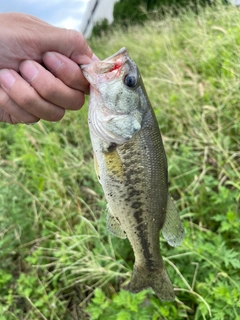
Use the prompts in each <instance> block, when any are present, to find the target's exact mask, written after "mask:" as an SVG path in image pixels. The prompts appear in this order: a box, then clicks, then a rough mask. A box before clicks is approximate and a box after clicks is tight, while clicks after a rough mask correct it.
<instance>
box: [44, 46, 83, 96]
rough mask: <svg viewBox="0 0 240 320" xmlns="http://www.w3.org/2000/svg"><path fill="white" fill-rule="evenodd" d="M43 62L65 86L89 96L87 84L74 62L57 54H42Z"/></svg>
mask: <svg viewBox="0 0 240 320" xmlns="http://www.w3.org/2000/svg"><path fill="white" fill-rule="evenodd" d="M43 62H44V64H45V66H46V67H47V68H48V69H49V70H50V71H51V72H52V73H53V74H54V75H55V76H56V77H57V78H59V79H60V80H61V81H62V82H64V83H65V84H66V85H67V86H69V87H71V88H73V89H77V90H80V91H82V92H84V93H86V94H89V83H88V82H87V80H86V79H85V77H84V76H83V74H82V71H81V68H80V67H79V66H78V65H77V64H76V63H75V62H74V61H72V60H71V59H69V58H67V57H66V56H64V55H62V54H60V53H57V52H46V53H44V54H43Z"/></svg>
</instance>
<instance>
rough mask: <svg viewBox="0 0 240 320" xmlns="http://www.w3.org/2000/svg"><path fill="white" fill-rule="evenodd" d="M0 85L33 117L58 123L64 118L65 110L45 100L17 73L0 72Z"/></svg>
mask: <svg viewBox="0 0 240 320" xmlns="http://www.w3.org/2000/svg"><path fill="white" fill-rule="evenodd" d="M0 85H1V87H2V89H3V90H4V91H5V92H6V93H7V94H8V96H9V97H10V98H11V99H12V100H13V101H14V102H15V104H17V105H18V106H19V107H21V108H22V109H24V110H25V111H27V112H28V113H30V114H32V115H33V116H35V117H37V118H40V119H44V120H48V121H58V120H60V119H62V117H63V116H64V112H65V111H64V109H63V108H61V107H58V106H56V105H54V104H52V103H50V102H48V101H46V100H44V99H43V98H42V97H41V96H40V95H39V94H38V93H37V91H36V90H35V89H34V88H33V87H32V86H31V85H30V84H29V83H28V82H27V81H26V80H25V79H23V78H22V77H21V76H20V75H19V74H18V73H17V72H16V71H14V70H9V69H2V70H0Z"/></svg>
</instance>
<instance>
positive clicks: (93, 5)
mask: <svg viewBox="0 0 240 320" xmlns="http://www.w3.org/2000/svg"><path fill="white" fill-rule="evenodd" d="M117 1H118V0H90V1H89V3H88V6H87V9H86V12H85V14H84V19H83V21H82V23H81V27H80V31H81V32H82V33H83V34H84V36H85V37H86V38H88V37H89V36H90V35H91V31H92V28H93V26H94V24H95V23H96V22H97V21H100V20H103V19H104V18H106V19H107V20H108V22H109V23H112V22H113V7H114V3H115V2H117Z"/></svg>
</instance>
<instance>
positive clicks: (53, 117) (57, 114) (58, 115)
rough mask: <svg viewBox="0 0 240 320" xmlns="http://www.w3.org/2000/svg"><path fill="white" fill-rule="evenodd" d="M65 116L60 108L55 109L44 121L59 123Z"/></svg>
mask: <svg viewBox="0 0 240 320" xmlns="http://www.w3.org/2000/svg"><path fill="white" fill-rule="evenodd" d="M64 114H65V110H64V109H63V108H60V107H56V108H55V111H52V112H51V114H49V116H48V118H47V119H46V120H48V121H60V120H61V119H62V118H63V116H64Z"/></svg>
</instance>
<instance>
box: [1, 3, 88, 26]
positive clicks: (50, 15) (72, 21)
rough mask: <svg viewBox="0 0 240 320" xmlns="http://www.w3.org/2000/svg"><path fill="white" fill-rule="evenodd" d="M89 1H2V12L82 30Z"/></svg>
mask: <svg viewBox="0 0 240 320" xmlns="http://www.w3.org/2000/svg"><path fill="white" fill-rule="evenodd" d="M88 1H89V0H47V1H46V0H45V1H44V0H1V1H0V12H1V13H2V12H24V13H28V14H32V15H34V16H36V17H38V18H40V19H42V20H45V21H47V22H48V23H51V24H53V25H55V26H58V27H64V28H69V29H76V30H80V25H81V20H82V17H83V14H84V12H85V10H86V6H87V3H88Z"/></svg>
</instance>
